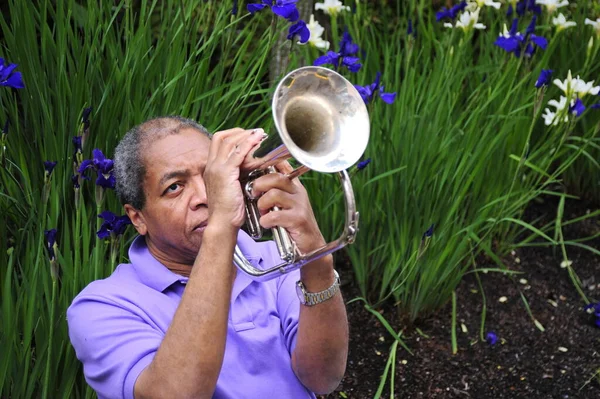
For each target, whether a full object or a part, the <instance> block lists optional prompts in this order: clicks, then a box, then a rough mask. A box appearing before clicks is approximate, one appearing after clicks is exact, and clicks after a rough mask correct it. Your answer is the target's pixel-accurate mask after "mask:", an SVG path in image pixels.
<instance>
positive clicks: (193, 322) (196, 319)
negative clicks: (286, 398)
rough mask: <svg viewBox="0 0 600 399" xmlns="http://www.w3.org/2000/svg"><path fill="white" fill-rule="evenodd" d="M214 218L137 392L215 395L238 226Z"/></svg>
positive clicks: (146, 395) (147, 394) (141, 395)
mask: <svg viewBox="0 0 600 399" xmlns="http://www.w3.org/2000/svg"><path fill="white" fill-rule="evenodd" d="M213 226H214V225H211V224H209V226H208V227H207V229H206V230H205V232H204V238H203V243H202V247H201V249H200V252H199V254H198V257H197V258H196V262H195V263H194V267H193V269H192V273H191V275H190V279H189V281H188V284H187V287H186V289H185V292H184V294H183V297H182V298H181V303H180V304H179V307H178V308H177V311H176V312H175V316H174V317H173V322H172V323H171V325H170V327H169V329H168V330H167V333H166V334H165V337H164V339H163V341H162V343H161V345H160V347H159V349H158V351H157V353H156V356H155V357H154V360H153V361H152V363H150V365H149V366H148V367H147V368H146V369H145V370H144V371H143V372H142V373H141V374H140V376H139V378H138V380H137V382H136V384H135V397H136V398H138V399H144V398H154V397H155V398H164V397H188V398H210V397H211V396H212V393H213V391H214V389H215V386H216V383H217V379H218V376H219V372H220V370H221V364H222V362H223V355H224V353H225V338H226V336H227V317H228V311H229V301H230V296H231V286H232V280H233V277H232V273H233V269H232V267H231V259H232V258H233V247H234V245H235V238H236V235H237V231H236V230H229V231H228V230H227V229H224V228H221V227H220V226H215V227H213Z"/></svg>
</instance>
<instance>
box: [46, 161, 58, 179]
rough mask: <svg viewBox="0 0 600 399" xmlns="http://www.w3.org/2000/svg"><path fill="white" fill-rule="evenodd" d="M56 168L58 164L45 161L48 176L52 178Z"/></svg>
mask: <svg viewBox="0 0 600 399" xmlns="http://www.w3.org/2000/svg"><path fill="white" fill-rule="evenodd" d="M55 166H56V162H52V161H44V169H45V170H46V176H50V175H51V174H52V171H53V170H54V167H55Z"/></svg>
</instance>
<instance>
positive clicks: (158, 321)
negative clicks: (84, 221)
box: [67, 117, 348, 399]
mask: <svg viewBox="0 0 600 399" xmlns="http://www.w3.org/2000/svg"><path fill="white" fill-rule="evenodd" d="M264 137H266V135H265V134H264V132H263V131H262V129H253V130H243V129H239V128H236V129H231V130H226V131H223V132H218V133H216V134H214V135H213V136H212V137H210V136H209V134H208V132H207V131H206V130H205V129H204V128H203V127H202V126H200V125H198V124H196V123H195V122H192V121H190V120H187V119H184V118H181V117H165V118H158V119H154V120H150V121H148V122H146V123H143V124H142V125H140V126H137V127H135V128H133V129H132V130H131V131H130V132H128V133H127V134H126V135H125V137H124V138H123V140H122V141H121V142H120V143H119V145H118V146H117V149H116V151H115V174H116V178H117V194H118V195H119V197H120V199H121V201H122V203H123V204H124V208H125V211H126V213H127V215H128V216H129V218H130V219H131V221H132V223H133V225H134V227H135V228H136V230H137V231H138V233H139V234H140V236H139V237H137V238H136V239H135V241H134V242H133V244H132V245H131V248H130V250H129V259H130V262H131V263H130V264H122V265H119V267H118V268H117V269H116V270H115V272H114V273H113V274H112V275H111V276H110V277H109V278H107V279H105V280H99V281H94V282H92V283H91V284H90V285H88V286H87V287H86V288H85V289H84V290H83V291H82V292H81V293H80V294H79V295H78V296H77V297H76V298H75V299H74V301H73V303H72V305H71V306H70V307H69V309H68V311H67V319H68V323H69V334H70V338H71V342H72V344H73V346H74V348H75V351H76V353H77V357H78V358H79V359H80V360H81V361H82V363H83V366H84V374H85V377H86V380H87V381H88V383H89V384H90V385H91V386H92V388H94V389H95V390H96V392H97V393H98V396H99V397H100V398H133V397H135V398H136V399H142V398H211V397H213V398H267V397H271V398H314V397H315V396H314V394H313V392H316V393H327V392H331V391H333V389H335V387H336V386H337V385H338V384H339V382H340V380H341V378H342V376H343V374H344V371H345V367H346V358H347V349H348V324H347V319H346V311H345V307H344V303H343V300H342V296H341V294H340V293H339V289H338V284H337V279H336V273H335V272H334V269H333V259H332V257H331V255H329V256H327V257H324V258H322V259H319V260H317V261H314V262H311V263H310V264H307V265H305V266H304V267H302V269H300V271H295V272H291V273H289V274H287V275H285V276H282V277H278V278H276V279H274V280H271V281H268V282H263V283H259V282H253V281H252V280H251V279H250V278H249V277H248V276H246V275H245V274H244V273H243V272H238V271H237V268H236V267H235V266H234V265H233V252H234V247H235V245H236V243H237V245H238V246H239V247H240V249H241V250H242V252H243V253H244V254H245V255H246V258H247V259H248V260H249V261H250V262H252V263H253V264H254V265H255V266H256V267H262V268H268V267H271V266H273V265H274V264H277V263H279V262H280V260H279V259H278V258H279V254H278V252H277V249H276V247H275V246H274V244H273V243H272V242H271V243H255V242H254V241H253V240H251V239H250V238H249V237H248V236H247V235H246V234H245V233H244V232H243V231H241V230H240V227H241V226H242V224H243V222H244V208H243V194H242V189H241V185H240V183H239V178H240V167H242V166H243V165H244V164H245V163H247V162H249V161H250V160H251V154H252V152H253V151H254V150H256V148H258V147H259V146H260V142H261V141H262V140H263V139H264ZM278 170H279V171H280V172H282V173H288V172H289V171H291V167H290V166H289V164H287V162H284V163H282V164H280V165H278ZM282 173H275V174H269V175H265V176H262V177H260V178H258V179H257V180H256V181H255V182H254V185H253V194H256V195H260V194H262V196H261V197H260V199H259V201H258V206H259V209H260V210H261V214H262V217H261V219H260V222H261V225H262V226H263V227H265V228H270V227H272V226H274V225H278V226H282V227H284V228H285V229H286V230H287V231H288V232H289V233H290V235H291V237H292V239H293V240H294V241H295V243H296V245H297V246H298V249H299V250H300V251H302V252H308V251H310V250H312V249H315V248H317V247H319V246H321V245H323V243H324V240H323V237H322V235H321V233H320V231H319V228H318V226H317V223H316V221H315V218H314V216H313V212H312V209H311V207H310V202H309V200H308V197H307V194H306V191H305V190H304V188H303V187H302V185H301V184H300V182H299V181H298V180H297V179H295V180H294V181H290V180H289V179H288V178H287V177H285V176H284V175H283V174H282ZM274 206H278V207H280V208H281V209H282V210H281V211H278V212H269V213H268V212H267V210H269V209H271V208H273V207H274ZM298 281H301V282H302V284H303V286H304V288H305V290H306V291H307V292H310V293H318V292H322V291H326V290H328V291H327V292H329V293H332V292H335V295H333V296H332V297H331V298H330V299H328V300H325V301H322V302H321V303H318V304H316V305H314V306H307V305H302V304H301V302H300V298H299V296H298V295H297V293H296V283H297V282H298Z"/></svg>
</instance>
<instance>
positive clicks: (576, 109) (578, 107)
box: [569, 98, 585, 116]
mask: <svg viewBox="0 0 600 399" xmlns="http://www.w3.org/2000/svg"><path fill="white" fill-rule="evenodd" d="M583 111H585V105H583V102H582V101H581V99H580V98H578V99H577V100H575V104H573V105H571V106H570V107H569V112H571V113H573V114H575V116H580V115H581V114H582V113H583Z"/></svg>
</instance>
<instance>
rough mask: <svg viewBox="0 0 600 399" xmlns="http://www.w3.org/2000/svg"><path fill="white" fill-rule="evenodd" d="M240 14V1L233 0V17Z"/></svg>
mask: <svg viewBox="0 0 600 399" xmlns="http://www.w3.org/2000/svg"><path fill="white" fill-rule="evenodd" d="M237 13H238V0H233V7H232V8H231V15H237Z"/></svg>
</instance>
